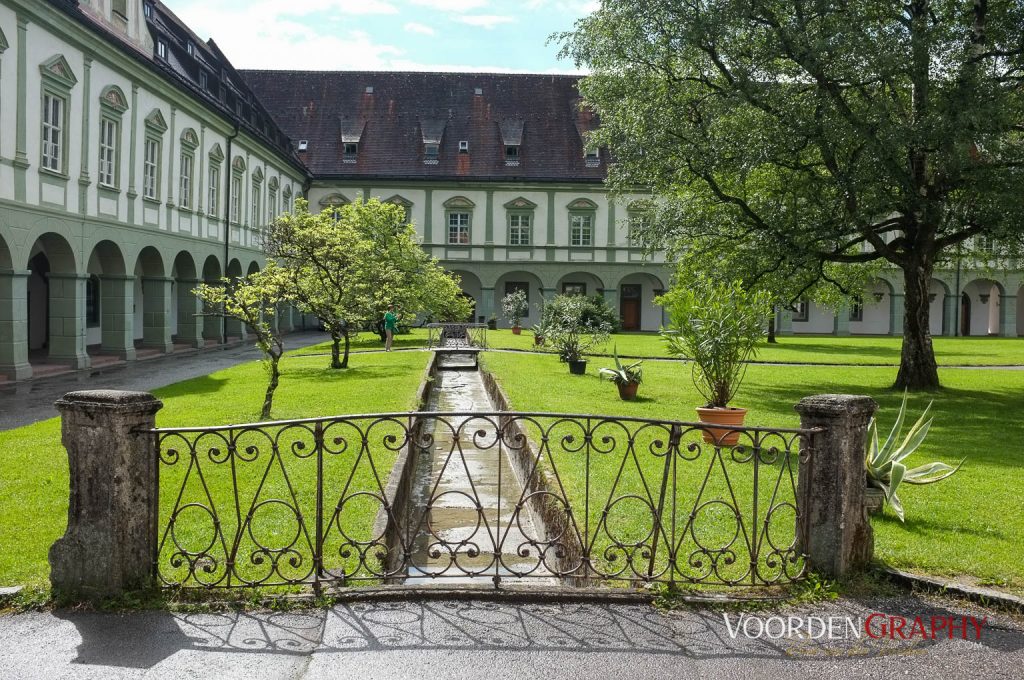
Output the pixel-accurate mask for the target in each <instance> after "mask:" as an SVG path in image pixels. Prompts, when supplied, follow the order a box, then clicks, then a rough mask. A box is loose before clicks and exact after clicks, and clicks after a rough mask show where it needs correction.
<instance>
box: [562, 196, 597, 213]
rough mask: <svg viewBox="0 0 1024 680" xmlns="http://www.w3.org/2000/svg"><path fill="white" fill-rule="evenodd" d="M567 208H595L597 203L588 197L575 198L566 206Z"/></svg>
mask: <svg viewBox="0 0 1024 680" xmlns="http://www.w3.org/2000/svg"><path fill="white" fill-rule="evenodd" d="M567 207H568V208H569V210H597V203H594V202H593V201H591V200H590V199H589V198H577V199H576V200H575V201H572V202H571V203H569V205H568V206H567Z"/></svg>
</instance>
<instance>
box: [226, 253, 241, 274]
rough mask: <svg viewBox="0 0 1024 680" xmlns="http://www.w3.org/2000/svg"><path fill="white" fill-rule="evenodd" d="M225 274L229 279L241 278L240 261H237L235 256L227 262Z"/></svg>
mask: <svg viewBox="0 0 1024 680" xmlns="http://www.w3.org/2000/svg"><path fill="white" fill-rule="evenodd" d="M225 276H227V278H229V279H240V278H242V263H241V262H239V261H238V258H237V257H236V258H235V259H233V260H231V261H230V262H228V270H227V273H226V274H225Z"/></svg>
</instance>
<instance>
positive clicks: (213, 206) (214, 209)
mask: <svg viewBox="0 0 1024 680" xmlns="http://www.w3.org/2000/svg"><path fill="white" fill-rule="evenodd" d="M206 209H207V210H208V211H209V213H210V216H211V217H216V216H217V214H218V213H219V212H220V167H219V166H215V165H211V166H210V185H209V188H208V190H207V194H206Z"/></svg>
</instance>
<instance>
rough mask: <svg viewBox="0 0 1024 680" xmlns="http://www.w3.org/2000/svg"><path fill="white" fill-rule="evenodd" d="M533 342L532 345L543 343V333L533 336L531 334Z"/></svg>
mask: <svg viewBox="0 0 1024 680" xmlns="http://www.w3.org/2000/svg"><path fill="white" fill-rule="evenodd" d="M533 344H534V345H543V344H544V336H543V335H535V336H533Z"/></svg>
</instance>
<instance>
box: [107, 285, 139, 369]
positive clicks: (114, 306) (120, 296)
mask: <svg viewBox="0 0 1024 680" xmlns="http://www.w3.org/2000/svg"><path fill="white" fill-rule="evenodd" d="M100 297H101V303H100V314H101V315H102V320H101V322H100V326H101V327H102V334H101V342H102V344H101V345H100V349H102V350H103V351H104V352H111V353H114V354H116V355H117V356H119V357H120V358H121V359H124V360H125V361H135V277H134V276H120V275H104V276H101V277H100Z"/></svg>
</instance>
